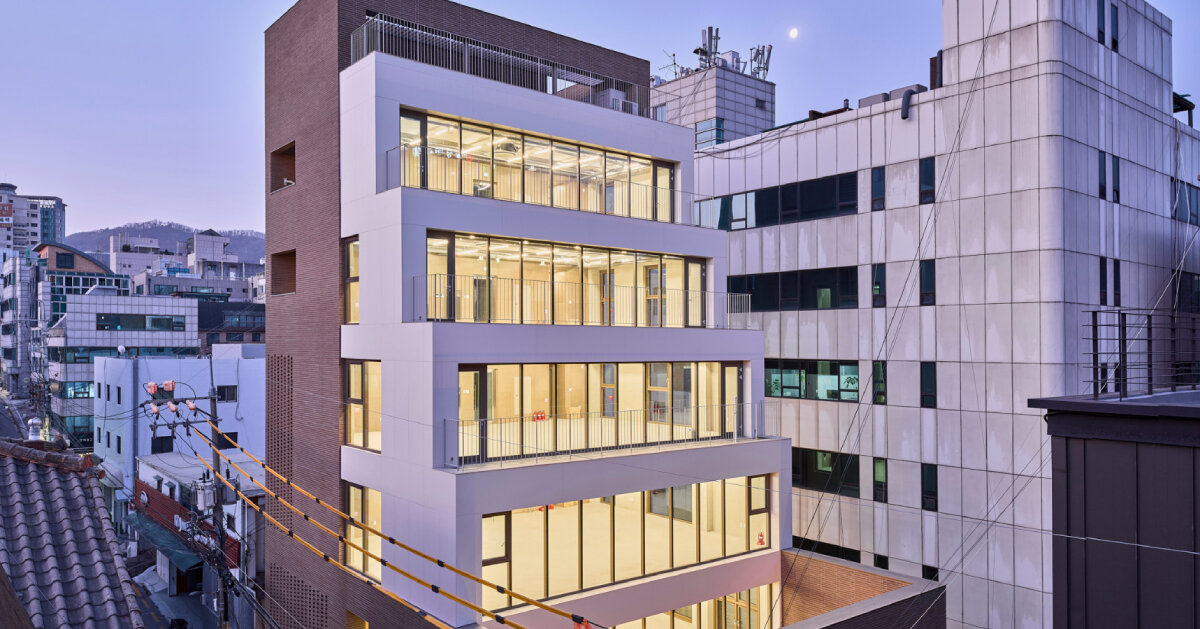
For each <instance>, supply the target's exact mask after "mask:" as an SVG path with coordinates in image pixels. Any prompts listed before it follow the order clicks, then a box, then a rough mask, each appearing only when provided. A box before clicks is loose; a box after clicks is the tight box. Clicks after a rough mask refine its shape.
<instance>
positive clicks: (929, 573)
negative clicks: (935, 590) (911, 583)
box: [921, 566, 938, 581]
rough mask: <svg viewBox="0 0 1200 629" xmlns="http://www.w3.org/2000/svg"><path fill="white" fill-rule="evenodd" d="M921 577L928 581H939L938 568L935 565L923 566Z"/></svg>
mask: <svg viewBox="0 0 1200 629" xmlns="http://www.w3.org/2000/svg"><path fill="white" fill-rule="evenodd" d="M921 578H922V579H926V580H928V581H937V580H938V569H937V568H936V567H934V566H921Z"/></svg>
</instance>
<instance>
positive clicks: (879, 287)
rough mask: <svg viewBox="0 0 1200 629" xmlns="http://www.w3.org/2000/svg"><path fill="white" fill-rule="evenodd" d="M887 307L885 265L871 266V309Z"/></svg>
mask: <svg viewBox="0 0 1200 629" xmlns="http://www.w3.org/2000/svg"><path fill="white" fill-rule="evenodd" d="M886 306H887V265H886V264H882V263H880V264H872V265H871V307H872V308H884V307H886Z"/></svg>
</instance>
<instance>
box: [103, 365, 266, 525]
mask: <svg viewBox="0 0 1200 629" xmlns="http://www.w3.org/2000/svg"><path fill="white" fill-rule="evenodd" d="M132 353H133V352H127V353H126V354H123V355H119V356H116V355H114V356H97V357H96V358H95V359H94V362H93V378H94V380H93V381H94V383H95V384H94V386H95V396H94V398H93V399H92V400H91V402H92V404H93V416H94V418H95V421H94V422H93V423H94V425H95V430H94V432H95V440H96V441H95V448H94V449H93V453H94V454H95V455H96V457H97V459H99V461H101V463H100V465H101V467H102V468H103V469H104V470H105V473H106V474H107V479H108V482H107V483H106V485H105V490H104V498H105V501H106V502H107V503H108V505H109V510H110V511H111V512H113V513H115V514H124V513H127V512H128V508H127V507H128V505H127V503H128V501H129V500H130V498H131V497H132V496H134V495H135V494H134V492H133V478H134V469H133V468H134V463H133V461H134V459H135V458H137V457H139V456H142V455H147V454H160V453H163V452H183V453H184V454H188V455H190V454H191V451H192V450H191V449H192V448H195V449H196V450H199V451H202V452H204V451H208V452H211V449H209V448H208V446H206V445H205V444H204V441H203V440H202V439H200V438H199V437H196V436H195V435H191V434H188V435H187V436H186V437H185V436H184V432H183V431H182V430H177V434H176V435H175V436H174V437H172V434H171V431H170V430H169V429H167V428H159V429H158V430H157V431H155V430H153V429H152V428H151V423H152V420H151V418H150V416H149V415H148V414H147V413H146V412H145V411H144V409H143V408H141V404H143V403H144V402H146V401H147V400H150V399H152V398H151V396H150V395H149V394H148V393H146V389H145V385H146V383H148V382H155V383H158V384H162V383H163V382H165V381H167V380H174V381H175V382H176V385H177V390H176V391H175V394H174V395H176V396H177V397H188V396H197V397H200V396H207V395H209V392H210V391H215V392H216V396H217V400H218V402H217V416H218V417H220V418H221V419H222V422H221V424H220V425H221V429H222V430H226V431H229V433H230V436H231V437H232V438H233V439H234V440H235V441H237V442H238V443H239V444H240V445H242V446H243V447H245V448H246V449H248V450H250V451H251V452H261V451H262V450H263V448H264V447H265V445H266V441H265V439H266V437H265V426H266V423H265V419H264V417H265V415H264V413H265V412H266V407H265V403H264V400H265V392H264V389H263V386H264V380H263V374H264V368H265V364H266V360H265V356H266V354H265V349H264V347H263V346H262V345H216V346H214V347H213V348H212V353H211V355H210V356H208V357H200V358H197V357H196V356H179V357H166V356H153V355H151V356H146V355H140V356H138V355H133V356H131V355H130V354H132ZM210 361H211V365H210ZM214 380H215V382H216V385H215V386H213V382H214ZM157 398H160V399H161V398H162V395H161V394H160V395H159V396H157ZM198 404H199V405H200V407H201V408H202V409H203V410H204V411H206V412H207V411H208V410H209V407H208V401H207V400H201V401H200V402H198ZM183 414H184V415H189V416H190V414H189V413H187V412H186V411H185V412H183ZM161 417H162V419H163V420H164V421H165V420H167V419H174V416H173V414H171V413H170V412H169V411H166V410H164V411H162V415H161ZM131 419H132V421H130V420H131ZM204 428H207V427H204ZM203 434H204V436H205V437H209V438H211V435H210V434H209V431H208V430H207V429H206V430H204V433H203ZM180 439H184V440H186V442H187V443H186V444H184V443H181V442H180ZM117 517H118V519H119V515H118V516H117ZM114 524H116V526H117V527H118V530H122V531H123V530H124V525H123V523H122V522H120V521H117V522H114Z"/></svg>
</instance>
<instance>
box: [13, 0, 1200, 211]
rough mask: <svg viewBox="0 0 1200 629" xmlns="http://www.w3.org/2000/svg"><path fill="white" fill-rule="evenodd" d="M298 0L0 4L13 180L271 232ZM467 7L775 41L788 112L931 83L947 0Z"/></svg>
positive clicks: (1172, 9) (81, 205)
mask: <svg viewBox="0 0 1200 629" xmlns="http://www.w3.org/2000/svg"><path fill="white" fill-rule="evenodd" d="M291 4H293V0H250V1H247V0H205V1H203V2H161V1H152V0H121V1H120V2H84V1H81V0H80V1H74V2H63V3H60V2H31V1H27V0H0V6H2V7H3V11H2V13H0V15H3V16H4V21H5V30H4V37H5V43H4V46H3V52H0V58H2V59H3V63H0V68H2V69H3V77H4V82H5V92H6V93H5V96H4V98H3V99H0V137H2V138H3V147H4V150H3V157H2V158H0V181H4V182H11V183H14V184H16V185H17V186H18V192H22V193H29V194H53V195H58V196H61V197H63V199H64V200H65V201H66V202H67V204H68V212H67V229H68V231H69V232H77V231H82V230H88V229H94V228H98V227H109V226H116V225H119V224H122V223H125V222H130V221H141V220H148V219H162V220H173V221H178V222H181V223H185V224H188V225H191V226H194V227H198V228H207V227H213V228H217V229H223V228H226V229H227V228H246V229H260V230H261V229H262V228H263V192H264V191H263V186H264V183H263V164H264V158H263V31H264V30H265V29H266V28H267V26H269V25H270V24H271V22H273V21H274V20H275V19H276V18H277V17H278V16H279V15H281V14H282V13H283V12H284V11H285V10H286V9H287V8H288V7H289V6H290V5H291ZM465 4H468V5H471V6H475V7H479V8H481V9H484V10H487V11H491V12H493V13H498V14H501V15H504V16H505V17H509V18H512V19H515V20H520V21H523V22H527V23H529V24H532V25H534V26H538V27H542V28H545V29H548V30H551V31H555V32H559V33H563V34H565V35H569V36H571V37H575V38H578V39H581V40H584V41H588V42H592V43H596V44H599V45H602V46H606V47H609V48H613V49H616V50H620V51H622V52H626V53H629V54H632V55H635V56H638V57H642V58H645V59H649V60H650V65H651V68H652V70H653V71H654V73H656V74H659V75H661V76H669V73H668V71H667V70H659V68H660V67H661V66H665V65H667V64H669V63H670V61H669V58H668V56H667V53H671V52H674V53H677V57H678V61H679V62H680V63H681V64H685V65H693V64H694V63H695V57H694V56H693V55H692V54H691V52H690V51H691V50H692V49H693V48H695V47H696V46H697V45H698V43H699V33H700V29H701V28H703V27H706V26H710V25H711V26H717V27H720V29H721V48H722V50H730V49H732V50H738V51H740V52H742V53H743V56H745V55H746V53H747V51H748V50H749V48H750V47H751V46H753V45H756V44H773V45H774V46H775V50H774V55H773V58H772V63H771V70H770V74H769V76H768V78H769V79H770V80H772V81H773V82H774V83H775V84H776V86H777V107H778V109H777V114H776V121H777V123H784V122H790V121H793V120H798V119H801V118H804V117H805V116H806V115H807V112H808V110H809V109H821V110H826V109H833V108H836V107H840V106H841V103H842V99H843V98H849V99H850V102H851V104H852V105H853V104H856V102H857V99H859V98H861V97H863V96H867V95H869V94H872V93H878V92H881V91H885V90H890V89H893V88H896V87H901V86H904V85H908V84H911V83H927V82H928V58H929V57H930V56H932V55H933V54H934V53H936V52H937V50H938V48H940V47H941V3H940V2H938V1H936V0H904V1H894V0H870V1H867V0H846V1H842V2H824V1H815V0H792V1H775V2H770V1H768V2H757V3H746V4H742V3H731V2H728V1H722V2H712V1H703V0H696V1H694V2H679V1H674V0H673V1H670V2H667V1H658V2H646V1H645V0H609V1H608V2H605V3H603V4H601V3H593V2H563V1H562V0H522V1H519V2H497V1H495V0H473V1H468V2H465ZM1152 4H1153V5H1154V6H1156V7H1157V8H1158V9H1160V10H1162V11H1163V12H1164V13H1166V14H1167V15H1168V16H1170V17H1171V18H1172V19H1173V20H1174V31H1175V35H1176V36H1175V39H1174V61H1175V77H1174V78H1175V86H1176V88H1175V89H1176V91H1179V92H1181V93H1185V94H1186V93H1190V94H1197V95H1200V2H1197V1H1196V0H1157V1H1155V2H1153V3H1152ZM793 27H794V28H797V29H798V30H799V36H798V37H797V38H796V39H794V40H792V39H789V38H788V30H789V29H791V28H793ZM1181 33H1182V34H1183V36H1182V37H1181V36H1180V34H1181ZM664 51H665V52H664Z"/></svg>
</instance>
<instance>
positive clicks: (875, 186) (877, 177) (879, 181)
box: [871, 166, 887, 212]
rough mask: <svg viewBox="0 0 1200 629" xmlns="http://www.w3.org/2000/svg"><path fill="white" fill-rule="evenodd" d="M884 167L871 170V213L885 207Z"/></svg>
mask: <svg viewBox="0 0 1200 629" xmlns="http://www.w3.org/2000/svg"><path fill="white" fill-rule="evenodd" d="M885 168H886V167H884V166H876V167H874V168H872V169H871V211H872V212H877V211H879V210H882V209H884V208H885V207H887V171H886V170H885Z"/></svg>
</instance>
